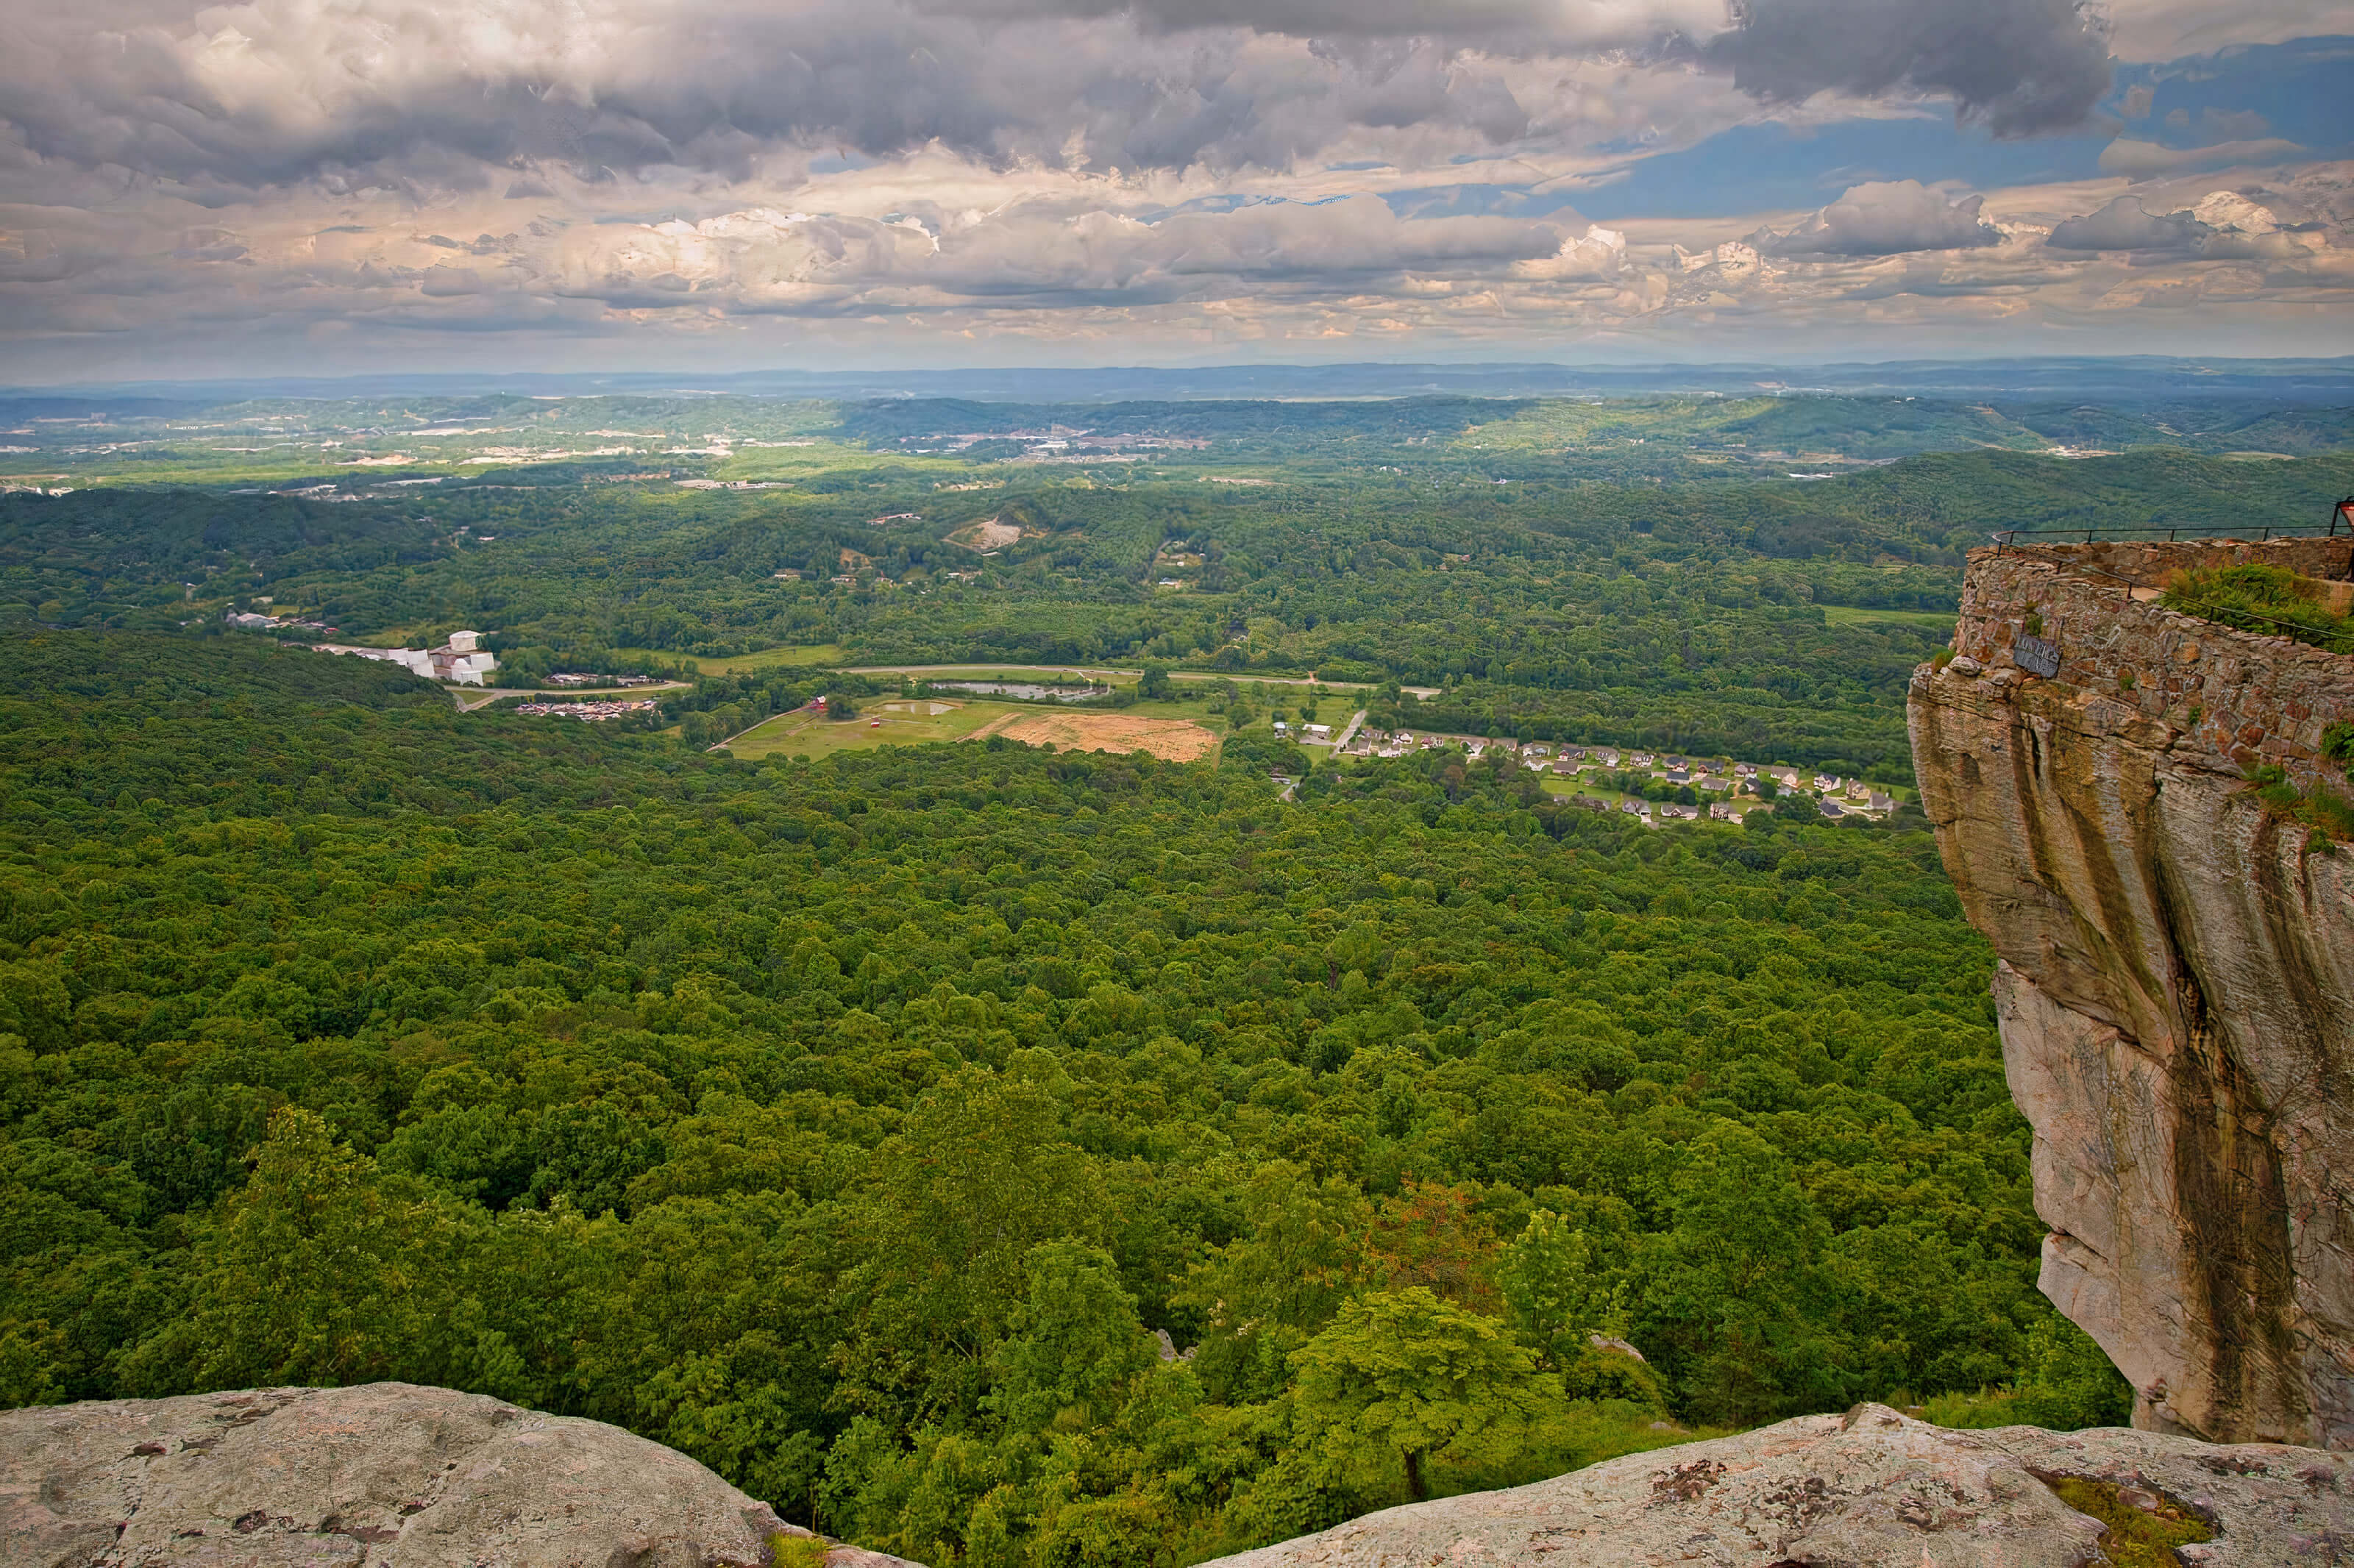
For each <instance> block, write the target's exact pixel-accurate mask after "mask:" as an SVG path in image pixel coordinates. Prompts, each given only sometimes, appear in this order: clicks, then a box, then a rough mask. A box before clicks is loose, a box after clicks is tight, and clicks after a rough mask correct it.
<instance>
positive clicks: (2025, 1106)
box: [1908, 538, 2354, 1448]
mask: <svg viewBox="0 0 2354 1568" xmlns="http://www.w3.org/2000/svg"><path fill="white" fill-rule="evenodd" d="M2349 556H2354V542H2349V541H2348V540H2346V539H2343V538H2339V539H2304V540H2291V541H2277V542H2274V543H2272V544H2268V545H2253V544H2242V543H2232V542H2223V543H2213V542H2211V543H2204V544H2197V545H2165V546H2129V545H2114V544H2101V545H2088V546H2070V547H2059V548H2053V547H2043V548H2028V549H2020V548H2015V547H2014V548H2006V549H2003V550H2001V551H1999V552H1997V551H1995V550H1991V549H1982V550H1978V551H1974V552H1972V553H1971V556H1970V560H1969V567H1968V570H1967V575H1966V577H1965V579H1964V584H1963V596H1962V611H1961V619H1960V623H1959V625H1958V627H1957V629H1956V638H1955V648H1956V654H1957V656H1956V657H1955V658H1953V660H1952V661H1951V662H1950V663H1948V664H1946V666H1945V667H1943V668H1942V669H1941V668H1938V667H1936V666H1934V665H1924V666H1923V667H1922V668H1921V669H1919V670H1918V671H1916V672H1915V673H1914V677H1913V683H1912V690H1911V698H1910V703H1909V707H1908V716H1909V722H1910V726H1911V730H1912V736H1913V752H1914V765H1915V768H1916V769H1917V771H1918V775H1919V779H1920V783H1921V792H1922V802H1923V805H1924V808H1925V810H1927V812H1928V815H1929V818H1930V821H1931V822H1932V823H1933V824H1934V826H1935V830H1936V833H1937V842H1938V846H1939V848H1940V850H1941V851H1942V853H1943V854H1944V857H1945V863H1946V869H1947V871H1948V872H1950V873H1951V874H1952V876H1953V879H1954V883H1955V885H1956V889H1957V890H1958V891H1959V893H1960V895H1961V899H1962V903H1963V906H1964V907H1965V908H1966V909H1967V912H1968V914H1969V916H1970V918H1971V920H1972V922H1973V923H1974V924H1975V925H1976V926H1977V927H1978V928H1979V929H1980V930H1981V931H1984V932H1985V933H1986V934H1987V937H1988V939H1989V940H1990V941H1991V942H1992V943H1993V944H1994V947H1995V950H1996V952H1997V953H1998V954H1999V956H2000V959H2001V964H2000V966H1999V969H1998V972H1997V976H1996V980H1995V987H1994V989H1995V1001H1996V1006H1997V1012H1998V1016H1999V1020H2000V1024H2001V1030H2002V1040H2003V1060H2004V1065H2005V1067H2006V1069H2007V1071H2008V1074H2009V1081H2010V1087H2011V1092H2012V1095H2013V1097H2015V1098H2016V1099H2017V1101H2018V1103H2019V1106H2020V1109H2021V1110H2022V1111H2023V1112H2025V1114H2026V1116H2027V1118H2028V1119H2029V1121H2030V1122H2031V1123H2032V1124H2033V1126H2034V1129H2035V1142H2034V1179H2035V1201H2036V1207H2037V1209H2038V1211H2039V1212H2040V1213H2041V1214H2042V1216H2043V1218H2044V1220H2045V1222H2046V1223H2047V1224H2049V1225H2050V1226H2051V1227H2052V1233H2051V1234H2050V1235H2049V1236H2047V1237H2046V1238H2045V1242H2044V1247H2043V1267H2042V1277H2041V1286H2042V1288H2043V1290H2044V1292H2045V1294H2047V1295H2048V1296H2050V1297H2051V1298H2052V1300H2053V1301H2054V1302H2055V1303H2057V1304H2058V1306H2059V1307H2060V1308H2061V1310H2062V1311H2063V1312H2065V1313H2066V1314H2067V1315H2068V1316H2069V1317H2070V1318H2072V1319H2074V1320H2075V1321H2076V1322H2077V1323H2078V1324H2080V1325H2082V1326H2083V1327H2084V1330H2086V1331H2087V1332H2088V1333H2090V1334H2091V1335H2092V1336H2093V1338H2094V1340H2097V1341H2098V1342H2099V1343H2100V1345H2101V1346H2102V1348H2103V1349H2104V1350H2105V1351H2107V1352H2108V1354H2109V1356H2110V1358H2111V1359H2112V1360H2113V1361H2115V1363H2116V1365H2117V1366H2118V1368H2119V1370H2121V1371H2122V1372H2124V1373H2125V1374H2126V1377H2127V1378H2128V1379H2130V1380H2131V1381H2132V1383H2133V1384H2134V1386H2135V1388H2136V1390H2137V1401H2136V1408H2135V1417H2134V1419H2135V1425H2137V1426H2141V1427H2146V1428H2149V1429H2152V1430H2156V1431H2162V1432H2181V1433H2188V1434H2193V1435H2196V1436H2204V1437H2208V1438H2211V1439H2216V1440H2230V1441H2239V1440H2256V1441H2267V1442H2294V1443H2308V1444H2317V1445H2320V1446H2327V1447H2332V1448H2338V1447H2346V1446H2349V1445H2354V1209H2349V1200H2354V1191H2349V1189H2354V1092H2349V1091H2354V1081H2349V1069H2354V850H2349V849H2346V848H2338V849H2335V850H2333V849H2331V848H2330V847H2329V846H2327V844H2326V843H2322V842H2317V841H2314V842H2309V840H2310V837H2311V836H2310V835H2309V834H2308V832H2307V831H2306V829H2305V828H2304V827H2302V826H2300V825H2297V824H2295V823H2284V822H2282V821H2276V820H2275V819H2274V817H2273V816H2272V815H2271V814H2269V813H2268V812H2267V811H2266V810H2265V809H2264V805H2263V804H2262V802H2260V801H2259V800H2257V799H2256V798H2255V795H2254V791H2253V789H2252V788H2251V787H2250V785H2249V783H2248V781H2247V774H2248V771H2249V769H2251V768H2254V767H2257V766H2260V765H2270V766H2275V767H2278V768H2281V769H2283V771H2284V772H2285V775H2286V777H2287V779H2288V780H2289V781H2290V782H2292V783H2294V784H2296V786H2298V787H2299V788H2300V789H2312V788H2314V787H2316V786H2317V785H2321V784H2324V783H2327V782H2330V781H2332V780H2333V777H2334V779H2335V782H2336V783H2337V785H2338V788H2339V789H2344V787H2345V786H2344V781H2343V776H2342V768H2333V766H2332V765H2330V764H2329V763H2327V761H2326V759H2325V758H2323V757H2322V756H2321V752H2320V747H2321V739H2322V733H2323V731H2324V730H2325V729H2326V728H2327V726H2329V725H2330V724H2331V723H2333V722H2335V721H2338V720H2340V719H2345V718H2349V717H2354V659H2349V658H2344V657H2340V656H2337V655H2332V654H2329V653H2325V652H2320V651H2318V650H2317V649H2313V648H2310V647H2306V646H2302V645H2299V644H2296V643H2293V642H2289V641H2285V640H2284V639H2279V638H2267V637H2254V636H2248V635H2244V634H2242V633H2239V632H2236V631H2232V630H2227V629H2225V628H2223V627H2221V626H2218V625H2215V624H2213V623H2211V622H2208V621H2204V620H2194V619H2191V618H2190V617H2187V616H2182V615H2178V614H2175V613H2172V612H2170V611H2168V610H2165V609H2159V608H2158V606H2157V605H2156V604H2155V603H2153V602H2151V600H2153V599H2155V598H2156V591H2155V588H2154V586H2153V585H2155V584H2156V583H2157V582H2158V580H2159V579H2160V578H2161V577H2163V576H2164V574H2166V573H2167V572H2168V571H2170V570H2173V569H2175V568H2178V567H2189V566H2204V565H2212V564H2218V563H2221V562H2226V561H2237V560H2258V561H2264V562H2267V563H2271V564H2275V565H2281V566H2285V567H2291V568H2293V569H2295V570H2297V571H2300V572H2303V573H2305V574H2306V575H2307V576H2310V577H2323V578H2328V579H2334V580H2340V581H2342V580H2345V579H2346V578H2347V577H2349V568H2350V567H2354V561H2349ZM2027 637H2033V638H2034V639H2035V641H2030V642H2028V643H2026V644H2025V645H2024V646H2023V647H2022V646H2021V644H2020V640H2021V639H2022V638H2027ZM2022 657H2024V659H2025V661H2026V662H2024V663H2022V662H2021V658H2022Z"/></svg>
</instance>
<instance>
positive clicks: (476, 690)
mask: <svg viewBox="0 0 2354 1568" xmlns="http://www.w3.org/2000/svg"><path fill="white" fill-rule="evenodd" d="M686 688H687V683H685V682H684V681H663V682H661V683H658V684H655V685H652V686H562V687H557V688H554V689H551V690H548V691H541V690H540V689H539V688H538V687H536V686H452V687H451V688H450V695H451V697H452V698H454V699H456V701H457V704H458V711H459V712H460V713H461V714H470V713H472V712H473V711H474V710H475V709H476V708H486V707H488V706H490V705H492V704H493V703H494V702H497V701H498V700H499V699H500V698H501V697H642V696H650V695H652V694H653V693H655V692H683V691H684V690H686Z"/></svg>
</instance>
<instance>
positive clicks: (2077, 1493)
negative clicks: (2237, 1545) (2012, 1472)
mask: <svg viewBox="0 0 2354 1568" xmlns="http://www.w3.org/2000/svg"><path fill="white" fill-rule="evenodd" d="M2045 1484H2046V1485H2048V1486H2050V1487H2051V1489H2052V1490H2053V1491H2054V1492H2056V1493H2058V1494H2059V1497H2060V1500H2061V1501H2062V1502H2063V1503H2066V1504H2067V1505H2068V1506H2069V1507H2070V1508H2073V1509H2074V1510H2076V1511H2077V1512H2078V1513H2081V1514H2083V1515H2084V1516H2085V1517H2086V1518H2088V1519H2096V1520H2100V1521H2101V1524H2102V1527H2103V1528H2102V1530H2101V1550H2102V1551H2103V1552H2105V1553H2107V1554H2108V1561H2109V1563H2110V1564H2111V1568H2175V1564H2178V1563H2180V1562H2181V1561H2182V1559H2181V1558H2179V1557H2178V1556H2176V1555H2175V1554H2174V1549H2175V1548H2176V1547H2178V1546H2188V1545H2190V1543H2191V1542H2197V1541H2212V1540H2214V1539H2215V1532H2214V1531H2212V1530H2210V1529H2209V1528H2208V1527H2207V1524H2206V1521H2205V1520H2201V1519H2200V1518H2199V1517H2198V1516H2197V1515H2195V1514H2193V1513H2192V1512H2191V1511H2190V1510H2188V1509H2186V1508H2184V1507H2183V1506H2182V1505H2181V1504H2180V1503H2178V1502H2176V1501H2175V1500H2174V1499H2171V1498H2169V1497H2167V1496H2165V1495H2164V1494H2163V1493H2158V1492H2149V1493H2146V1494H2144V1495H2145V1496H2147V1497H2148V1498H2150V1499H2153V1500H2155V1501H2156V1502H2157V1504H2158V1507H2157V1508H2156V1509H2155V1510H2151V1509H2149V1508H2147V1507H2146V1506H2145V1507H2137V1506H2135V1504H2134V1503H2132V1502H2128V1501H2126V1500H2124V1499H2123V1498H2122V1497H2121V1496H2120V1493H2122V1492H2124V1491H2125V1490H2126V1489H2124V1488H2120V1487H2119V1486H2118V1485H2117V1484H2116V1483H2115V1482H2114V1481H2088V1480H2084V1479H2083V1478H2079V1477H2075V1476H2062V1477H2061V1478H2059V1479H2057V1480H2053V1481H2049V1482H2047V1483H2045Z"/></svg>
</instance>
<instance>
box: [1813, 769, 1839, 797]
mask: <svg viewBox="0 0 2354 1568" xmlns="http://www.w3.org/2000/svg"><path fill="white" fill-rule="evenodd" d="M1839 787H1840V780H1839V775H1838V774H1836V773H1818V774H1816V775H1815V788H1816V789H1818V790H1819V791H1821V792H1822V793H1823V794H1826V795H1828V794H1829V793H1830V792H1831V791H1832V790H1834V789H1838V788H1839Z"/></svg>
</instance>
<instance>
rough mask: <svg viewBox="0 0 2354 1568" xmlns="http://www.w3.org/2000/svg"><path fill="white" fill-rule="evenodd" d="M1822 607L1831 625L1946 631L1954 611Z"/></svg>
mask: <svg viewBox="0 0 2354 1568" xmlns="http://www.w3.org/2000/svg"><path fill="white" fill-rule="evenodd" d="M1822 609H1823V620H1824V622H1825V623H1826V624H1828V625H1831V626H1871V625H1874V624H1879V625H1883V626H1934V627H1937V628H1939V629H1941V630H1946V631H1951V630H1953V629H1954V619H1955V612H1954V611H1953V610H1950V609H1858V608H1856V607H1855V606H1853V605H1849V604H1827V605H1825V606H1823V607H1822Z"/></svg>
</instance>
